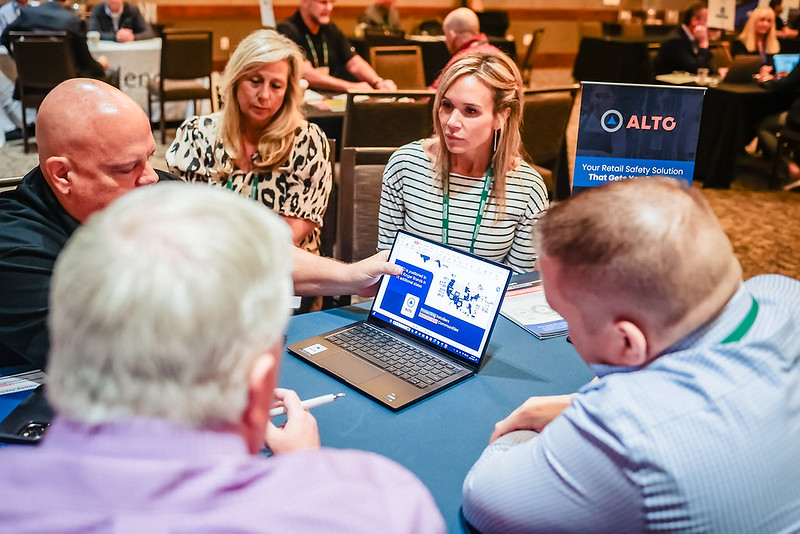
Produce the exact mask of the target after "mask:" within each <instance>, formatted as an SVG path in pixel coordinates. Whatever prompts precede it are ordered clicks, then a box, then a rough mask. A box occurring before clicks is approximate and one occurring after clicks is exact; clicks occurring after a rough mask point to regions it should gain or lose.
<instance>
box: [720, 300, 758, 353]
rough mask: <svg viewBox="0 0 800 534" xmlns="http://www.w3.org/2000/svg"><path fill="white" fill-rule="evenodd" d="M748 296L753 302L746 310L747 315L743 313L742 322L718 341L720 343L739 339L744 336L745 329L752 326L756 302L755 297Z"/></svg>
mask: <svg viewBox="0 0 800 534" xmlns="http://www.w3.org/2000/svg"><path fill="white" fill-rule="evenodd" d="M750 298H751V299H753V304H752V305H751V306H750V311H749V312H747V315H745V317H744V319H743V320H742V322H741V323H739V326H737V327H736V328H735V329H734V330H733V332H731V333H730V335H729V336H728V337H726V338H725V339H723V340H722V341H720V345H724V344H726V343H733V342H734V341H739V340H740V339H742V338H743V337H744V335H745V334H746V333H747V331H748V330H750V327H752V326H753V323H755V322H756V315H758V302H756V299H754V298H753V297H750Z"/></svg>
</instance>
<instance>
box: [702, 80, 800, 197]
mask: <svg viewBox="0 0 800 534" xmlns="http://www.w3.org/2000/svg"><path fill="white" fill-rule="evenodd" d="M793 98H794V95H791V94H789V95H779V94H775V93H770V92H768V91H765V90H764V89H763V88H761V86H759V85H758V84H757V83H754V82H753V83H725V82H723V83H721V84H719V85H718V86H717V87H710V88H709V89H708V91H706V95H705V98H704V100H703V115H702V118H701V120H700V133H699V136H698V139H697V156H696V161H695V170H694V179H695V180H699V181H701V182H703V187H711V188H719V189H727V188H729V187H730V185H731V183H732V182H733V178H734V175H735V172H736V156H737V155H739V154H740V153H741V152H742V149H743V148H744V146H745V145H746V144H747V143H748V142H749V141H750V140H751V139H752V138H753V137H754V136H755V134H756V124H757V123H758V121H759V120H760V119H762V118H764V117H766V116H767V115H770V114H773V113H779V112H781V111H784V110H787V109H789V106H790V105H791V103H792V99H793Z"/></svg>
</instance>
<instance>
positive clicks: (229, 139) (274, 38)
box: [219, 30, 303, 174]
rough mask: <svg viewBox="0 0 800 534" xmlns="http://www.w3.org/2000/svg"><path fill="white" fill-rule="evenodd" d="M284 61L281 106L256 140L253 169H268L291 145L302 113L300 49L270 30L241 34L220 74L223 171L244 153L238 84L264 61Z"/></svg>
mask: <svg viewBox="0 0 800 534" xmlns="http://www.w3.org/2000/svg"><path fill="white" fill-rule="evenodd" d="M278 61H286V62H287V63H288V64H289V79H288V80H287V86H286V94H285V95H284V97H283V105H281V107H280V109H278V112H277V113H276V114H275V116H274V117H272V120H271V121H270V122H269V124H267V125H266V126H265V127H264V129H263V131H262V132H261V135H260V136H259V140H258V154H259V156H260V157H261V161H260V162H258V163H257V164H256V170H257V171H268V170H271V169H273V168H275V167H276V166H278V165H280V164H282V163H283V162H284V161H285V160H286V158H287V157H289V153H290V152H291V150H292V147H293V146H294V136H295V130H297V128H298V127H300V125H301V123H302V121H303V115H302V114H301V113H300V104H301V102H302V95H303V91H302V89H301V87H300V74H301V72H302V66H303V52H302V51H301V50H300V48H299V47H298V46H297V45H296V44H295V43H294V42H293V41H291V40H290V39H289V38H287V37H284V36H283V35H281V34H279V33H278V32H276V31H274V30H257V31H254V32H253V33H251V34H250V35H248V36H247V37H245V38H244V39H243V40H242V42H241V43H239V46H237V47H236V50H235V51H234V52H233V54H232V55H231V57H230V59H229V60H228V64H227V65H226V66H225V72H224V73H223V75H222V87H223V103H224V104H225V106H224V107H223V109H222V116H221V117H220V126H219V136H220V138H221V139H222V144H223V146H224V147H225V152H227V153H228V155H230V156H231V158H230V160H228V161H224V162H222V163H221V164H222V165H223V166H225V167H230V168H224V169H221V170H222V172H223V173H225V174H229V173H230V172H232V171H233V167H232V165H233V164H232V161H233V160H236V159H237V157H238V156H241V155H242V154H243V153H244V147H243V141H242V133H243V128H244V127H243V124H242V123H243V121H242V113H241V111H240V109H239V105H238V103H237V101H236V92H237V89H238V87H239V83H240V82H241V81H242V80H243V79H244V78H245V77H247V76H248V75H249V74H250V73H252V72H253V71H254V70H256V69H258V68H259V67H261V66H262V65H264V64H265V63H276V62H278Z"/></svg>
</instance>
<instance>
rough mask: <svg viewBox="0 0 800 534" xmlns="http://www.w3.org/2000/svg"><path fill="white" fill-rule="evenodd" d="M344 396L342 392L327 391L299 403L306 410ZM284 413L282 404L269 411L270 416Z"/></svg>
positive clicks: (284, 409)
mask: <svg viewBox="0 0 800 534" xmlns="http://www.w3.org/2000/svg"><path fill="white" fill-rule="evenodd" d="M342 397H344V393H328V394H327V395H321V396H319V397H314V398H313V399H308V400H304V401H303V402H301V403H300V404H301V405H302V406H303V408H305V409H306V410H308V409H310V408H316V407H317V406H322V405H323V404H328V403H329V402H333V401H335V400H336V399H341V398H342ZM285 413H286V408H284V407H283V406H279V407H277V408H273V409H271V410H270V411H269V416H270V417H276V416H278V415H284V414H285Z"/></svg>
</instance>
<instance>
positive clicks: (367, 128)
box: [342, 91, 435, 148]
mask: <svg viewBox="0 0 800 534" xmlns="http://www.w3.org/2000/svg"><path fill="white" fill-rule="evenodd" d="M434 95H435V92H434V91H348V93H347V108H346V109H345V113H344V126H343V128H342V130H343V131H342V148H346V147H354V146H362V147H366V146H371V147H375V146H391V147H399V146H402V145H405V144H406V143H410V142H411V141H416V140H418V139H422V138H425V137H430V135H431V133H432V132H433V122H432V113H433V97H434Z"/></svg>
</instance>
